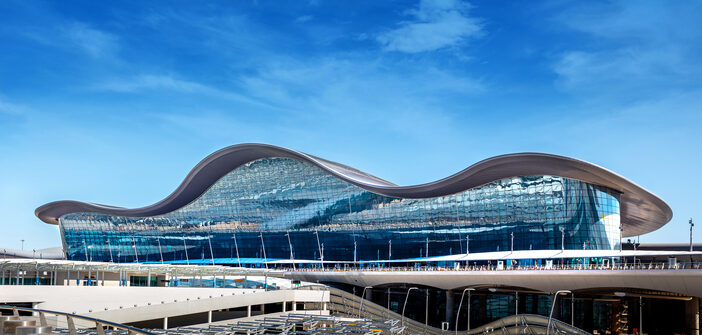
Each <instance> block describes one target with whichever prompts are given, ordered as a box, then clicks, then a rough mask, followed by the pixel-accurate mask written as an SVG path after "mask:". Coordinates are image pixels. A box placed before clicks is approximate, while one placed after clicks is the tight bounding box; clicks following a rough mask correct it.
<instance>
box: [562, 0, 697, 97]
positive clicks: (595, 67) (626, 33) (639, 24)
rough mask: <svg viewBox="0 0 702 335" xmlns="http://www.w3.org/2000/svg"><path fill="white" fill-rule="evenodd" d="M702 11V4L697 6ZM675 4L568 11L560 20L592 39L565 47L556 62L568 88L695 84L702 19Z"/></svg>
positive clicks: (626, 3)
mask: <svg viewBox="0 0 702 335" xmlns="http://www.w3.org/2000/svg"><path fill="white" fill-rule="evenodd" d="M698 7H699V8H698V9H699V10H702V6H698ZM694 12H698V11H695V10H690V9H689V8H687V6H677V5H676V3H655V2H646V3H632V2H629V1H619V2H614V3H609V4H606V5H595V4H587V5H583V6H578V7H577V8H571V9H569V10H567V11H565V12H564V13H563V14H562V15H561V16H560V17H559V21H560V22H561V23H562V24H563V25H565V26H567V27H568V28H570V29H572V30H574V31H577V32H581V33H585V34H586V36H589V37H590V41H589V42H588V43H581V44H580V47H579V48H577V49H575V48H573V49H570V50H566V51H564V52H563V53H562V54H561V55H560V57H558V59H557V60H556V62H555V63H554V66H553V69H554V71H555V72H556V74H557V75H558V76H559V80H558V84H559V85H560V87H561V88H564V89H578V90H581V89H583V90H593V91H601V92H602V90H601V88H602V87H603V85H605V86H607V87H610V88H611V90H607V91H609V92H611V91H612V90H615V91H620V92H621V91H626V90H630V91H631V90H636V91H637V92H639V93H640V92H642V91H641V90H645V89H650V90H657V91H660V90H662V89H665V88H671V87H680V86H687V85H695V84H696V83H698V82H699V81H698V80H697V78H699V76H700V75H702V66H700V63H699V60H698V54H699V53H698V49H696V48H697V47H696V45H695V44H694V43H689V42H690V41H694V40H699V39H700V38H701V37H702V22H701V21H699V19H698V17H697V16H696V15H694V14H692V13H694Z"/></svg>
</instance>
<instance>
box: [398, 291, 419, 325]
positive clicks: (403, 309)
mask: <svg viewBox="0 0 702 335" xmlns="http://www.w3.org/2000/svg"><path fill="white" fill-rule="evenodd" d="M412 290H418V288H416V287H414V286H412V287H410V288H409V289H407V295H405V304H404V305H402V326H403V327H404V325H405V308H406V307H407V298H409V294H410V292H411V291H412Z"/></svg>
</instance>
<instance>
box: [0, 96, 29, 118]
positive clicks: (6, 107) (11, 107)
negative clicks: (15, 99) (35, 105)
mask: <svg viewBox="0 0 702 335" xmlns="http://www.w3.org/2000/svg"><path fill="white" fill-rule="evenodd" d="M27 112H29V109H28V108H27V107H25V106H22V105H18V104H14V103H10V102H9V101H7V100H5V99H3V97H2V96H0V114H5V115H14V116H19V115H23V114H26V113H27Z"/></svg>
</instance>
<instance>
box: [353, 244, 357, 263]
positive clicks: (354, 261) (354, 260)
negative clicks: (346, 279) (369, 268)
mask: <svg viewBox="0 0 702 335" xmlns="http://www.w3.org/2000/svg"><path fill="white" fill-rule="evenodd" d="M353 266H354V267H358V262H357V261H356V241H353Z"/></svg>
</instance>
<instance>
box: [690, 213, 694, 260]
mask: <svg viewBox="0 0 702 335" xmlns="http://www.w3.org/2000/svg"><path fill="white" fill-rule="evenodd" d="M694 226H695V224H694V223H692V218H690V252H692V227H694Z"/></svg>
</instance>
